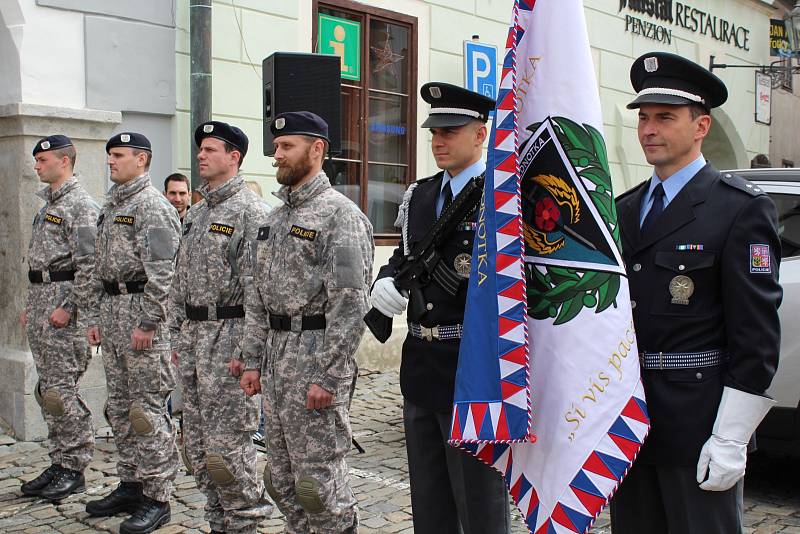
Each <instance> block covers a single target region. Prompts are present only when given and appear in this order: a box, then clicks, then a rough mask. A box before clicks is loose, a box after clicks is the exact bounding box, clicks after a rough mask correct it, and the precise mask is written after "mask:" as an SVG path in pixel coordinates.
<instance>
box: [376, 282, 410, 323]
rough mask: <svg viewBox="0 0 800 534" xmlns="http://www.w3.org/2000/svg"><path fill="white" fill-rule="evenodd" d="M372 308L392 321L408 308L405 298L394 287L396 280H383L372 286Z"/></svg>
mask: <svg viewBox="0 0 800 534" xmlns="http://www.w3.org/2000/svg"><path fill="white" fill-rule="evenodd" d="M370 299H371V300H372V307H373V308H375V309H376V310H378V311H379V312H381V313H382V314H384V315H385V316H386V317H389V318H390V319H391V317H392V315H400V314H401V313H403V311H404V310H405V309H406V306H408V299H407V298H405V297H404V296H403V295H401V294H400V292H399V291H398V290H397V288H396V287H394V278H392V277H391V276H390V277H388V278H381V279H380V280H378V281H377V282H375V285H373V286H372V293H371V294H370Z"/></svg>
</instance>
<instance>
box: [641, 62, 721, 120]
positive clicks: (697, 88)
mask: <svg viewBox="0 0 800 534" xmlns="http://www.w3.org/2000/svg"><path fill="white" fill-rule="evenodd" d="M631 85H633V90H634V91H636V92H637V93H638V94H637V95H636V99H634V101H633V102H631V103H630V104H628V109H635V108H638V107H639V106H640V105H641V104H670V105H679V106H680V105H687V104H700V105H701V106H703V107H705V108H706V109H707V110H710V109H711V108H715V107H718V106H721V105H722V104H724V103H725V101H726V100H727V99H728V89H727V88H726V87H725V83H724V82H723V81H722V80H720V79H719V78H718V77H717V76H716V75H715V74H713V73H711V72H710V71H709V70H708V69H706V68H704V67H701V66H700V65H698V64H697V63H695V62H693V61H689V60H688V59H685V58H682V57H681V56H676V55H675V54H670V53H668V52H650V53H648V54H644V55H643V56H640V57H639V58H637V59H636V61H634V62H633V66H632V67H631Z"/></svg>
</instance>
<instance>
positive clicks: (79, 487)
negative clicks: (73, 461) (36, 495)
mask: <svg viewBox="0 0 800 534" xmlns="http://www.w3.org/2000/svg"><path fill="white" fill-rule="evenodd" d="M79 491H86V479H84V478H83V473H82V472H81V471H73V470H72V469H66V468H62V469H61V470H60V471H59V472H58V474H57V475H56V476H55V478H53V481H52V482H50V484H48V485H47V487H46V488H44V489H43V490H42V493H41V494H40V496H41V497H42V498H43V499H47V500H48V501H60V500H61V499H63V498H64V497H67V496H69V495H72V494H73V493H78V492H79Z"/></svg>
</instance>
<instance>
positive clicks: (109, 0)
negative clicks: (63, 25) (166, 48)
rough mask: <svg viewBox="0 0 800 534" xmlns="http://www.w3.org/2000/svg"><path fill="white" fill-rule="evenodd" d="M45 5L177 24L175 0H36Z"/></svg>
mask: <svg viewBox="0 0 800 534" xmlns="http://www.w3.org/2000/svg"><path fill="white" fill-rule="evenodd" d="M36 4H37V5H40V6H45V7H55V8H58V9H67V10H69V11H81V12H83V13H95V14H99V15H109V16H111V17H118V18H121V19H130V20H138V21H142V22H149V23H151V24H158V25H161V26H170V27H174V26H175V2H174V0H135V1H132V0H36Z"/></svg>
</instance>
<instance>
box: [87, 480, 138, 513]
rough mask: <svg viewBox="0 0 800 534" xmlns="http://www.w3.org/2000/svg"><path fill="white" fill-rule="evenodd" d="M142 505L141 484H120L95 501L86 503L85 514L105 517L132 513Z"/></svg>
mask: <svg viewBox="0 0 800 534" xmlns="http://www.w3.org/2000/svg"><path fill="white" fill-rule="evenodd" d="M141 503H142V483H141V482H120V483H119V486H117V488H116V489H115V490H114V491H112V492H111V493H109V494H108V495H106V496H105V497H103V498H102V499H98V500H96V501H89V502H88V503H86V513H88V514H89V515H91V516H95V517H107V516H110V515H115V514H118V513H120V512H127V513H129V514H130V513H132V512H133V511H134V510H136V509H137V508H138V507H139V505H140V504H141Z"/></svg>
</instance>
